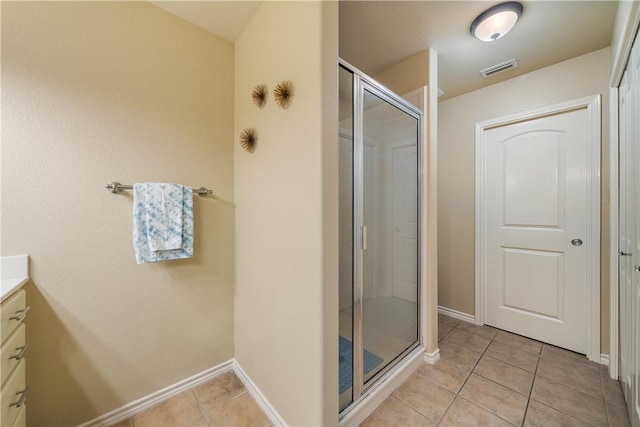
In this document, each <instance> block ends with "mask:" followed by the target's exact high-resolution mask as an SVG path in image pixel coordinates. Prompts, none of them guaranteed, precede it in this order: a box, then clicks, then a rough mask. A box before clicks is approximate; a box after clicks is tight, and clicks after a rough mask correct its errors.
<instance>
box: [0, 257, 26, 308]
mask: <svg viewBox="0 0 640 427" xmlns="http://www.w3.org/2000/svg"><path fill="white" fill-rule="evenodd" d="M28 281H29V256H28V255H18V256H3V257H0V291H1V292H0V295H1V301H4V300H5V299H6V298H8V297H9V296H10V295H11V294H13V293H14V292H15V291H17V290H18V289H20V288H21V287H22V285H24V284H25V283H27V282H28Z"/></svg>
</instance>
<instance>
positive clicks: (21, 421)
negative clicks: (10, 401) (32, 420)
mask: <svg viewBox="0 0 640 427" xmlns="http://www.w3.org/2000/svg"><path fill="white" fill-rule="evenodd" d="M26 426H27V405H22V407H21V408H20V412H18V417H17V418H16V420H15V421H14V422H13V425H12V426H11V427H26Z"/></svg>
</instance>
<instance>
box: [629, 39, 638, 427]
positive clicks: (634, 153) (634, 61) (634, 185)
mask: <svg viewBox="0 0 640 427" xmlns="http://www.w3.org/2000/svg"><path fill="white" fill-rule="evenodd" d="M629 67H630V68H631V73H632V75H631V86H632V90H633V92H632V93H633V95H632V96H633V108H632V109H631V111H632V115H631V117H630V120H631V123H632V124H633V132H632V133H631V134H630V136H631V138H629V139H628V141H627V147H628V150H629V151H628V152H627V153H626V155H627V157H630V158H632V159H633V160H632V161H631V162H630V163H628V170H627V171H626V173H627V177H628V181H629V182H630V183H631V185H630V187H631V189H630V191H629V193H630V194H629V200H628V201H627V205H628V215H629V218H630V220H629V229H630V231H631V233H630V234H631V235H632V237H631V244H630V245H629V246H630V247H631V252H632V253H631V254H630V256H629V258H631V264H632V266H630V268H629V274H630V275H631V296H632V297H631V299H632V301H633V302H632V303H631V307H630V308H631V312H632V313H633V314H632V315H631V316H630V319H631V321H632V323H633V325H629V326H628V327H631V328H633V333H632V340H631V343H630V345H631V348H632V351H631V352H630V354H631V355H632V356H631V357H632V360H633V367H632V368H631V369H630V371H631V385H632V386H631V388H632V393H631V399H630V400H627V404H628V406H629V409H630V414H629V415H630V419H631V425H632V426H633V427H639V426H640V121H639V120H638V117H639V116H640V42H639V41H638V39H636V41H635V43H634V46H633V48H632V52H631V58H630V59H629Z"/></svg>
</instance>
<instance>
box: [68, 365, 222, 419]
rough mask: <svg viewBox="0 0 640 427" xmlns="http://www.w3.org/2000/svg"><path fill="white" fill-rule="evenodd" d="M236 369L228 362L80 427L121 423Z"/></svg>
mask: <svg viewBox="0 0 640 427" xmlns="http://www.w3.org/2000/svg"><path fill="white" fill-rule="evenodd" d="M233 369H234V360H233V359H231V360H227V361H226V362H223V363H221V364H219V365H217V366H214V367H213V368H209V369H207V370H206V371H202V372H200V373H199V374H195V375H193V376H192V377H189V378H187V379H184V380H182V381H179V382H177V383H175V384H173V385H170V386H169V387H165V388H163V389H162V390H158V391H156V392H154V393H151V394H150V395H148V396H145V397H142V398H140V399H138V400H135V401H133V402H131V403H127V404H126V405H124V406H121V407H120V408H117V409H114V410H113V411H111V412H108V413H106V414H104V415H101V416H99V417H97V418H94V419H93V420H91V421H87V422H86V423H84V424H80V426H78V427H102V426H109V425H112V424H115V423H118V422H120V421H123V420H126V419H127V418H130V417H132V416H134V415H135V414H137V413H139V412H142V411H144V410H145V409H147V408H149V407H151V406H153V405H157V404H158V403H161V402H164V401H165V400H168V399H171V398H172V397H174V396H176V395H178V394H180V393H182V392H183V391H185V390H188V389H190V388H193V387H196V386H198V385H200V384H202V383H205V382H207V381H210V380H211V379H213V378H215V377H217V376H219V375H222V374H224V373H226V372H229V371H231V370H233Z"/></svg>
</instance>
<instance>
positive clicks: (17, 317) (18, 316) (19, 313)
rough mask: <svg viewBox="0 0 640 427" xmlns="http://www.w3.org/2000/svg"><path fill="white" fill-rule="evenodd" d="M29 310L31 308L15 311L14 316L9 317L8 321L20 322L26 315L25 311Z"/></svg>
mask: <svg viewBox="0 0 640 427" xmlns="http://www.w3.org/2000/svg"><path fill="white" fill-rule="evenodd" d="M30 308H31V306H29V307H27V308H25V309H24V310H18V311H16V315H15V316H12V317H9V320H17V321H18V322H19V321H21V320H22V319H24V318H25V316H26V315H27V311H29V309H30Z"/></svg>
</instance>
